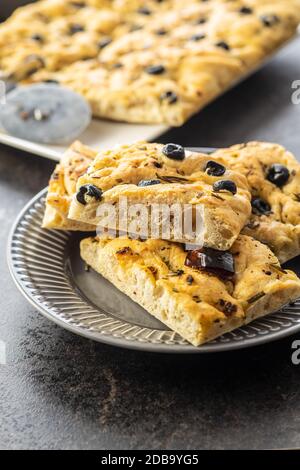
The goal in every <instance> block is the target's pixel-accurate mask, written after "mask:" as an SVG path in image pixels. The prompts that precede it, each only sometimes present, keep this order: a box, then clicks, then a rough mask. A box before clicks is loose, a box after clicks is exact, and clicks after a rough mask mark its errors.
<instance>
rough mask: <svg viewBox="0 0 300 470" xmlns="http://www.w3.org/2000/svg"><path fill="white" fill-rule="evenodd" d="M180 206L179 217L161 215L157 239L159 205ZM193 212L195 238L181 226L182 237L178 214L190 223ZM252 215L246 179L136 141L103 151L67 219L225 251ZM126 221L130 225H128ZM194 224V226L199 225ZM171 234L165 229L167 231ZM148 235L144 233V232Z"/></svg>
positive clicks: (170, 148)
mask: <svg viewBox="0 0 300 470" xmlns="http://www.w3.org/2000/svg"><path fill="white" fill-rule="evenodd" d="M124 199H126V201H127V204H128V208H129V209H128V212H127V214H128V217H127V216H126V224H125V226H124V225H121V222H120V220H121V218H122V217H121V213H122V207H123V206H122V202H123V201H124ZM137 204H139V205H141V207H142V208H141V211H142V210H143V211H146V213H144V212H143V216H144V217H145V218H144V219H143V220H144V221H145V220H146V222H145V227H144V228H143V227H140V231H138V232H135V231H134V229H131V228H130V223H131V222H132V220H133V221H134V220H137V219H138V217H137V216H136V217H135V216H134V215H133V216H132V219H131V218H130V215H129V214H130V213H129V210H130V208H131V207H133V205H137ZM174 204H175V205H176V208H175V209H176V215H175V216H174V213H173V212H172V213H171V214H170V217H168V218H164V217H163V211H161V212H162V216H159V217H158V219H157V221H156V228H157V227H158V229H157V230H156V231H155V234H154V235H153V233H154V231H153V225H152V222H153V217H154V216H153V214H154V209H155V207H157V205H160V206H159V207H161V208H163V205H164V206H165V205H167V206H168V207H169V208H170V210H171V209H172V208H174ZM107 205H110V207H112V206H113V208H114V210H115V213H116V218H115V225H114V226H111V225H109V224H108V223H107V216H106V215H105V212H104V210H103V212H102V213H100V210H101V209H103V208H104V207H107ZM189 210H190V211H192V218H193V223H194V222H195V221H196V213H197V216H198V219H197V220H199V224H198V225H197V227H196V229H195V231H194V233H190V232H188V230H185V226H184V223H185V222H183V223H182V225H181V228H182V230H181V233H179V234H178V230H177V228H178V226H176V224H177V222H178V217H177V216H178V214H179V215H180V216H182V221H185V220H187V218H188V215H187V212H188V211H189ZM250 213H251V204H250V193H249V191H248V186H247V181H246V178H245V177H244V176H243V175H241V174H239V173H237V172H235V171H232V170H230V169H229V168H225V167H224V166H222V165H219V164H218V163H217V162H215V161H212V159H211V157H210V156H208V155H204V154H199V153H194V152H189V151H186V150H184V149H183V147H181V146H179V145H175V144H167V145H165V146H163V145H161V144H154V143H146V142H138V143H135V144H131V145H122V146H119V147H116V148H115V149H113V150H106V151H102V152H100V153H99V154H98V155H97V157H96V159H95V160H94V161H93V162H92V164H91V166H90V167H89V169H88V171H87V172H86V173H85V174H84V175H83V176H81V177H80V178H79V180H78V183H77V193H76V195H75V196H74V197H73V200H72V203H71V207H70V212H69V218H70V219H74V220H76V221H77V222H84V223H87V224H92V225H96V226H100V227H103V226H105V228H109V229H111V228H112V229H117V230H120V231H123V232H125V233H133V234H137V235H139V236H143V237H144V238H158V239H159V238H163V239H168V240H174V241H180V242H185V243H193V244H197V245H199V246H201V245H205V246H209V247H212V248H217V249H219V250H226V249H228V248H230V246H231V245H232V244H233V242H234V241H235V239H236V238H237V236H238V235H239V233H240V231H241V230H242V228H243V227H244V225H245V224H246V222H247V221H248V218H249V216H250ZM127 222H128V224H127ZM195 223H196V222H195ZM167 226H168V227H169V228H170V230H169V231H168V230H166V227H167ZM143 230H144V231H143Z"/></svg>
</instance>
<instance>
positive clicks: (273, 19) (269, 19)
mask: <svg viewBox="0 0 300 470" xmlns="http://www.w3.org/2000/svg"><path fill="white" fill-rule="evenodd" d="M260 19H261V21H262V22H263V24H264V25H265V26H267V27H268V28H271V27H272V26H274V25H275V24H277V23H279V21H280V20H279V18H278V16H277V15H263V16H261V17H260Z"/></svg>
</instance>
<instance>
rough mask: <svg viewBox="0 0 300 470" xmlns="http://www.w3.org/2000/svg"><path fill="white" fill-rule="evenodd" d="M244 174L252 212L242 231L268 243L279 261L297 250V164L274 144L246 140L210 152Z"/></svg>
mask: <svg viewBox="0 0 300 470" xmlns="http://www.w3.org/2000/svg"><path fill="white" fill-rule="evenodd" d="M212 157H213V158H217V159H219V160H220V161H222V162H223V163H224V164H227V165H228V166H229V167H230V168H232V169H234V170H235V171H238V172H240V173H241V174H243V175H245V176H246V178H247V181H248V184H249V189H250V191H251V193H252V215H251V218H250V220H249V222H248V223H247V224H246V227H245V228H244V230H243V233H245V234H246V235H250V236H252V237H254V238H256V239H257V240H259V241H260V242H262V243H265V244H267V245H268V246H269V247H270V248H271V250H272V251H273V252H274V253H275V255H276V256H277V257H278V259H279V260H280V262H281V263H284V262H286V261H288V260H289V259H291V258H294V257H296V256H298V255H299V254H300V164H299V163H298V162H297V160H296V158H295V157H294V155H292V154H291V153H290V152H288V151H287V150H286V149H285V148H283V147H282V146H280V145H277V144H271V143H265V142H249V143H247V144H241V145H235V146H233V147H230V148H227V149H220V150H218V151H217V152H215V153H214V154H213V155H212Z"/></svg>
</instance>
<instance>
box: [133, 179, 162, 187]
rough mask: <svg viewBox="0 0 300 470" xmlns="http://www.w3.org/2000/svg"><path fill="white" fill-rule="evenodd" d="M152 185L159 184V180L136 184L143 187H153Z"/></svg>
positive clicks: (143, 181)
mask: <svg viewBox="0 0 300 470" xmlns="http://www.w3.org/2000/svg"><path fill="white" fill-rule="evenodd" d="M154 184H161V181H160V180H142V181H140V182H139V183H138V186H140V187H145V186H153V185H154Z"/></svg>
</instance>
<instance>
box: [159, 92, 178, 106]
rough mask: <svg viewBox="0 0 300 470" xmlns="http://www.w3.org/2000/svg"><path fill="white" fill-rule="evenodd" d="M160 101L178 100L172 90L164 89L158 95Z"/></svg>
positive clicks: (174, 101)
mask: <svg viewBox="0 0 300 470" xmlns="http://www.w3.org/2000/svg"><path fill="white" fill-rule="evenodd" d="M160 99H161V100H162V101H167V102H168V104H174V103H176V102H177V101H178V96H177V95H176V93H175V92H174V91H165V92H164V93H162V94H161V95H160Z"/></svg>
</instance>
